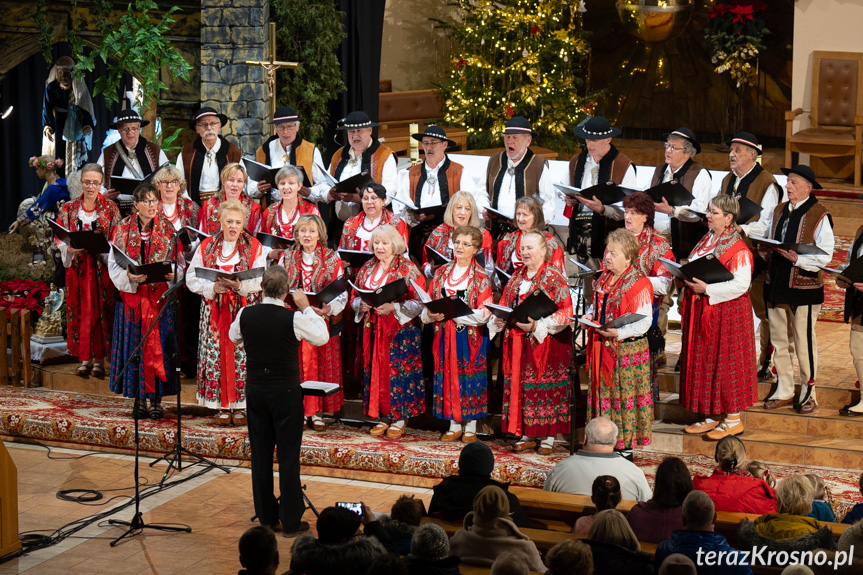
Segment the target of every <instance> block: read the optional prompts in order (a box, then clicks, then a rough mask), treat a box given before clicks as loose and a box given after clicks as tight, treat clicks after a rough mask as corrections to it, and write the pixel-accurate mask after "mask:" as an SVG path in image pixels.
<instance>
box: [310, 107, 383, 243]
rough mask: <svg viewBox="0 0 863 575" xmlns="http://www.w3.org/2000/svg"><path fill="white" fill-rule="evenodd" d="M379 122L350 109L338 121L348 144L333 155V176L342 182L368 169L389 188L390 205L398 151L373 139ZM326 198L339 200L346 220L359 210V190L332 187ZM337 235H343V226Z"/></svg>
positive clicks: (339, 210)
mask: <svg viewBox="0 0 863 575" xmlns="http://www.w3.org/2000/svg"><path fill="white" fill-rule="evenodd" d="M377 125H378V123H377V122H372V121H371V119H370V118H369V116H368V114H366V113H365V112H359V111H357V112H351V113H350V114H348V115H347V116H346V117H344V118H342V119H341V120H339V126H338V127H337V128H336V130H338V131H342V132H347V136H348V145H347V146H342V147H341V148H339V149H338V150H336V153H335V154H333V157H332V160H331V161H330V175H332V177H333V178H335V180H336V181H338V182H341V181H343V180H346V179H348V178H350V177H351V176H356V175H357V174H359V173H361V172H369V175H371V177H372V179H373V180H374V181H375V182H377V183H378V184H381V185H382V186H383V187H384V188H385V189H386V191H387V200H386V203H387V204H389V203H390V202H392V199H393V196H395V194H396V191H397V189H398V176H397V173H398V163H397V160H396V154H395V152H393V151H392V150H391V149H390V148H389V147H388V146H386V145H385V144H381V143H380V142H379V141H378V140H377V139H375V138H372V128H374V127H375V126H377ZM327 199H328V200H329V201H331V202H332V201H335V202H336V206H335V212H336V217H337V218H338V219H339V220H341V221H342V222H343V223H344V222H345V221H347V220H349V219H350V218H352V217H354V216H355V215H357V214H358V213H360V191H359V190H357V191H356V192H352V193H348V194H337V193H336V188H335V186H333V187H331V188H330V189H329V190H328V192H327ZM338 235H339V236H340V235H341V228H339V230H338ZM336 241H338V238H336Z"/></svg>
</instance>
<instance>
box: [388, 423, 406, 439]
mask: <svg viewBox="0 0 863 575" xmlns="http://www.w3.org/2000/svg"><path fill="white" fill-rule="evenodd" d="M404 434H405V426H404V425H401V426H396V425H393V426H390V428H389V429H387V437H389V438H390V439H398V438H399V437H401V436H402V435H404Z"/></svg>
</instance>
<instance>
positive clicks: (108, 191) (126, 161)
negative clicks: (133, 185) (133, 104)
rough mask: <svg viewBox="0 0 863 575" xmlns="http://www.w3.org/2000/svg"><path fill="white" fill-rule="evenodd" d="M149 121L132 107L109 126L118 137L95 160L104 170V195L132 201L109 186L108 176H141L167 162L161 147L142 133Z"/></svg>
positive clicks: (136, 177)
mask: <svg viewBox="0 0 863 575" xmlns="http://www.w3.org/2000/svg"><path fill="white" fill-rule="evenodd" d="M149 123H150V122H149V121H148V120H142V119H141V116H139V115H138V112H136V111H135V110H123V111H122V112H120V114H119V115H118V116H117V117H116V118H114V123H113V124H111V125H110V126H108V127H109V128H112V129H114V130H117V132H118V133H119V134H120V139H119V140H118V141H116V142H114V144H113V145H112V146H108V147H107V148H105V149H104V150H102V154H101V155H100V156H99V159H98V160H97V161H96V163H97V164H99V165H100V166H102V169H103V170H104V172H105V182H104V184H103V185H104V186H105V191H104V192H103V193H104V195H105V197H106V198H109V199H112V200H117V199H119V200H123V201H127V202H131V201H132V196H131V195H129V196H128V197H125V196H120V193H119V192H117V191H115V190H114V189H113V188H112V187H111V176H118V177H121V178H128V179H132V180H142V179H144V178H146V177H147V176H149V175H150V174H152V173H153V172H154V171H155V170H156V169H157V168H158V167H159V166H161V165H163V164H167V163H168V157H167V156H166V155H165V152H163V151H162V148H160V147H159V146H158V145H157V144H154V143H153V142H148V141H147V139H146V138H144V137H143V136H141V128H143V127H144V126H146V125H148V124H149Z"/></svg>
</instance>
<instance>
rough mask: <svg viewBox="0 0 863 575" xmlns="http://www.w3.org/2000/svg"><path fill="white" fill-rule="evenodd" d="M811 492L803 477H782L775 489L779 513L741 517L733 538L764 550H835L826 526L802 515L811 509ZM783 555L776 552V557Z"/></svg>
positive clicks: (746, 545) (812, 490)
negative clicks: (749, 518) (748, 517)
mask: <svg viewBox="0 0 863 575" xmlns="http://www.w3.org/2000/svg"><path fill="white" fill-rule="evenodd" d="M814 491H815V490H814V489H813V488H812V483H810V482H809V480H808V479H807V478H806V477H805V476H802V475H794V476H791V477H787V478H785V479H783V480H782V481H781V482H780V483H779V487H778V488H777V489H776V501H777V506H778V509H779V512H778V513H768V514H767V515H762V516H761V517H759V518H758V519H756V520H755V522H752V521H749V520H748V519H744V520H743V521H742V522H741V523H740V526H739V527H738V528H737V541H738V543H739V545H740V546H741V548H743V549H750V548H753V547H760V548H761V547H763V548H764V549H765V550H766V551H767V552H768V553H769V552H770V551H776V552H780V551H786V552H789V553H790V552H792V551H796V552H798V553H799V552H802V551H811V550H814V549H828V550H830V549H835V548H836V541H835V539H834V538H833V532H832V531H831V530H830V528H829V527H822V528H820V529H819V527H818V522H817V521H816V520H815V519H813V518H811V517H806V515H807V514H808V513H809V512H810V511H812V496H813V493H814ZM783 556H784V555H781V554H780V555H779V558H782V557H783ZM777 566H778V567H783V566H784V565H777Z"/></svg>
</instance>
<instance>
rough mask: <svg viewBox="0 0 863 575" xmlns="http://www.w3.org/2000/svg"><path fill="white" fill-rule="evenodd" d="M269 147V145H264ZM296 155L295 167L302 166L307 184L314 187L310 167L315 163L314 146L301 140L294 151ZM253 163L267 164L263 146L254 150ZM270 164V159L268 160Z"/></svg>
mask: <svg viewBox="0 0 863 575" xmlns="http://www.w3.org/2000/svg"><path fill="white" fill-rule="evenodd" d="M264 145H266V146H269V145H270V144H269V143H266V144H264ZM295 153H296V155H297V165H298V166H302V168H303V170H305V171H306V175H307V176H308V177H309V182H310V183H311V184H312V185H313V186H314V185H315V179H314V178H313V177H312V166H314V163H315V145H314V144H313V143H311V142H309V141H307V140H303V141H302V142H301V143H300V145H299V146H297V149H296V151H295ZM255 161H256V162H260V163H262V164H266V163H267V155H266V153H265V152H264V146H261V147H260V148H258V149H257V150H255ZM270 161H271V162H272V158H270Z"/></svg>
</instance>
